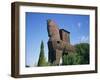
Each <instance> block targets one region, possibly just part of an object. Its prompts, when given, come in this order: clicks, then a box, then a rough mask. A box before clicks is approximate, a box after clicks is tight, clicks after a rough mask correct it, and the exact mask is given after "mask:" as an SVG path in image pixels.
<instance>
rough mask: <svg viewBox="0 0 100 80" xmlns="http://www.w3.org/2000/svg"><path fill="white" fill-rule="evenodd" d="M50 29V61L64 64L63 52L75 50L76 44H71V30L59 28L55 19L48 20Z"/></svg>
mask: <svg viewBox="0 0 100 80" xmlns="http://www.w3.org/2000/svg"><path fill="white" fill-rule="evenodd" d="M47 30H48V36H49V40H48V51H49V52H48V61H49V62H50V63H51V64H55V65H60V64H62V56H63V55H64V54H63V53H66V54H68V53H69V52H73V51H74V46H72V45H71V44H70V32H69V31H67V30H64V29H59V28H58V26H57V24H56V23H55V22H54V21H53V20H47Z"/></svg>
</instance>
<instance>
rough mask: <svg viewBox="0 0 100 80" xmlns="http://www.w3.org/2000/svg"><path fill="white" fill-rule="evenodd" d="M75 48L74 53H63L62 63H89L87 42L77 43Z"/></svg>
mask: <svg viewBox="0 0 100 80" xmlns="http://www.w3.org/2000/svg"><path fill="white" fill-rule="evenodd" d="M75 49H76V50H75V52H74V53H68V54H67V53H63V54H64V55H63V57H62V59H63V62H62V65H76V64H89V44H88V43H80V44H77V45H75Z"/></svg>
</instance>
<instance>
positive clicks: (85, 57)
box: [75, 43, 89, 64]
mask: <svg viewBox="0 0 100 80" xmlns="http://www.w3.org/2000/svg"><path fill="white" fill-rule="evenodd" d="M75 47H76V52H77V54H78V55H79V56H80V57H81V62H80V63H81V64H89V44H88V43H80V44H77V45H75Z"/></svg>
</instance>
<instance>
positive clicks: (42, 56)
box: [38, 41, 47, 66]
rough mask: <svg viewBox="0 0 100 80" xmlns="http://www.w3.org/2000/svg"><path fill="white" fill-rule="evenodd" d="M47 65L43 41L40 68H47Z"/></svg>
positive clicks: (39, 61)
mask: <svg viewBox="0 0 100 80" xmlns="http://www.w3.org/2000/svg"><path fill="white" fill-rule="evenodd" d="M46 65H47V62H46V58H45V55H44V43H43V41H42V42H41V46H40V56H39V60H38V66H46Z"/></svg>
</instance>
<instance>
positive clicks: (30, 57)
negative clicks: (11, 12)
mask: <svg viewBox="0 0 100 80" xmlns="http://www.w3.org/2000/svg"><path fill="white" fill-rule="evenodd" d="M48 19H52V20H54V21H55V22H56V24H57V25H58V27H59V28H60V29H65V30H68V31H69V32H70V42H71V44H73V45H74V44H78V43H83V42H84V43H89V21H90V17H89V15H74V14H51V13H33V12H26V33H25V34H26V43H25V44H26V49H25V50H26V53H25V54H26V58H25V60H26V64H27V65H29V66H33V65H34V64H37V62H38V58H39V53H40V44H41V41H42V40H43V42H44V50H45V56H46V58H47V57H48V47H47V41H48V39H49V37H48V33H47V20H48Z"/></svg>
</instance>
